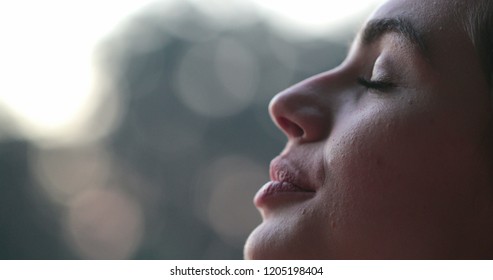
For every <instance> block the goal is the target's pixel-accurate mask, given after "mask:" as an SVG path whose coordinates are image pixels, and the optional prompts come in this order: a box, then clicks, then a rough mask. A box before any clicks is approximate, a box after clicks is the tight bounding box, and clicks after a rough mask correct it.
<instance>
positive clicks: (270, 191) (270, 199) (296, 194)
mask: <svg viewBox="0 0 493 280" xmlns="http://www.w3.org/2000/svg"><path fill="white" fill-rule="evenodd" d="M314 194H315V191H311V190H307V189H303V188H301V187H299V186H297V185H294V184H293V183H289V182H280V181H270V182H267V183H266V184H265V185H263V186H262V188H260V190H259V191H258V192H257V194H256V195H255V198H254V200H253V201H254V204H255V206H257V207H258V208H265V207H270V206H275V205H279V204H283V203H289V202H290V201H293V200H299V199H304V198H310V197H313V196H314Z"/></svg>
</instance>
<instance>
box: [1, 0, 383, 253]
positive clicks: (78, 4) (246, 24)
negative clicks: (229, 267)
mask: <svg viewBox="0 0 493 280" xmlns="http://www.w3.org/2000/svg"><path fill="white" fill-rule="evenodd" d="M377 2H381V1H379V0H375V1H373V0H372V1H357V0H348V1H331V0H327V1H311V0H308V1H276V0H227V1H226V0H224V1H222V0H154V1H153V0H145V1H142V0H138V1H137V0H126V1H121V0H120V1H116V0H107V1H100V2H94V1H85V2H84V1H61V0H48V1H42V2H40V1H17V2H13V1H6V2H2V3H0V34H2V48H1V51H0V61H2V63H1V64H0V75H2V77H3V78H2V80H1V81H0V178H1V180H0V181H2V184H1V185H0V200H1V203H0V213H2V215H0V227H2V231H0V248H1V250H0V258H19V259H30V258H72V259H214V258H216V259H239V258H241V257H242V246H243V242H244V241H245V239H246V237H247V236H248V234H249V232H250V231H251V230H252V229H253V228H254V227H255V226H256V225H257V224H258V223H259V222H260V215H259V213H258V211H257V210H256V209H255V208H254V206H253V203H252V199H253V196H254V194H255V193H256V192H257V190H258V189H259V188H260V186H262V185H263V184H264V183H265V182H266V181H267V180H269V178H268V166H269V162H270V160H271V159H272V158H273V157H275V156H276V155H277V154H278V153H279V152H280V151H281V150H282V148H283V146H284V144H285V136H284V135H283V134H282V133H281V132H280V131H279V130H278V129H277V128H276V127H275V125H274V124H273V123H272V121H271V120H270V117H269V114H268V112H267V105H268V102H269V100H270V99H271V98H272V97H273V96H274V94H276V93H277V92H279V91H281V90H283V89H284V88H286V87H288V86H289V85H291V84H294V83H296V82H299V81H300V80H303V79H305V78H307V77H309V76H311V75H313V74H317V73H320V72H322V71H326V70H328V69H331V68H333V67H335V66H336V65H337V64H338V63H340V62H341V61H342V59H343V57H344V55H345V53H346V51H347V45H348V40H349V39H348V38H351V37H352V36H353V35H354V33H355V30H356V29H357V25H358V24H359V23H361V22H362V20H363V17H362V16H363V15H367V14H368V13H369V12H370V9H371V7H373V6H375V4H376V3H377ZM335 30H341V33H338V32H336V31H335ZM341 34H342V35H341ZM47 248H48V249H47Z"/></svg>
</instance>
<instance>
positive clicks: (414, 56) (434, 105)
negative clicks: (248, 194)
mask: <svg viewBox="0 0 493 280" xmlns="http://www.w3.org/2000/svg"><path fill="white" fill-rule="evenodd" d="M455 2H457V3H455ZM462 2H468V1H462ZM462 2H460V1H459V2H458V1H449V0H439V1H427V0H416V1H409V0H391V1H389V2H387V3H386V4H384V5H383V6H382V7H380V8H379V9H378V10H377V11H376V12H375V13H374V14H373V15H372V16H371V17H370V19H369V20H368V21H367V22H366V24H365V25H364V26H363V28H362V30H361V31H360V33H359V34H358V36H357V38H356V39H355V41H354V43H353V45H352V47H351V49H350V51H349V54H348V56H347V58H346V59H345V61H344V62H343V63H342V64H341V65H340V66H338V67H337V68H335V69H332V70H330V71H328V72H324V73H321V74H319V75H316V76H314V77H311V78H309V79H307V80H305V81H302V82H300V83H298V84H296V85H294V86H292V87H290V88H288V89H286V90H285V91H283V92H281V93H279V94H277V95H276V96H275V97H274V98H273V100H272V101H271V103H270V107H269V110H270V113H271V116H272V119H273V120H274V122H275V123H276V124H277V126H278V127H279V128H280V129H281V130H282V131H283V132H284V133H285V134H286V136H287V138H288V141H287V144H286V147H285V149H284V150H283V151H282V153H281V154H280V155H279V156H278V157H276V158H275V159H274V160H273V161H272V162H271V167H270V176H271V180H272V181H271V182H269V183H267V184H266V185H264V186H263V187H262V188H261V189H260V190H259V191H258V193H257V195H256V196H255V198H254V203H255V205H256V207H257V208H258V209H259V211H260V213H261V215H262V218H263V222H262V224H260V225H259V226H258V227H257V228H256V229H255V230H254V231H253V232H252V233H251V235H250V237H249V238H248V240H247V243H246V245H245V257H246V258H249V259H392V258H397V259H433V258H439V259H450V258H488V257H491V253H493V246H492V242H491V241H492V240H493V232H492V227H491V224H492V222H493V217H492V215H491V213H492V208H493V205H492V204H493V203H492V201H493V199H492V197H493V194H492V188H493V184H492V180H491V179H492V178H491V176H490V173H491V161H492V157H491V151H490V149H491V147H492V145H493V142H492V141H491V134H492V133H491V132H492V129H493V127H492V122H491V120H492V118H491V117H492V112H491V96H490V90H489V85H488V82H487V79H486V78H485V75H484V72H482V68H481V64H480V60H479V57H478V54H477V52H476V50H475V48H474V46H473V44H472V42H471V39H470V37H469V36H468V34H467V32H466V31H465V29H464V28H462V26H461V25H460V24H459V23H458V21H457V20H456V19H457V15H456V11H460V10H461V9H460V7H458V6H457V5H459V6H460V5H467V3H466V4H464V3H462ZM453 5H454V6H453Z"/></svg>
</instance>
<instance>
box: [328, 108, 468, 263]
mask: <svg viewBox="0 0 493 280" xmlns="http://www.w3.org/2000/svg"><path fill="white" fill-rule="evenodd" d="M373 112H374V114H372V113H373ZM398 112H399V113H398V114H396V113H395V112H394V113H392V112H389V113H386V111H384V110H373V111H371V112H370V113H365V112H362V113H361V114H355V115H352V116H351V117H346V118H344V121H343V122H342V121H341V122H340V123H339V125H338V126H336V127H334V132H333V133H332V135H331V139H330V140H329V142H328V143H327V145H326V149H325V152H326V155H325V157H326V163H327V172H328V176H327V181H326V186H325V188H324V191H326V192H327V193H326V196H329V197H331V199H334V198H336V200H337V207H334V208H332V210H333V211H334V212H335V214H333V216H334V217H335V219H334V221H336V222H337V223H338V224H339V225H340V226H339V227H337V228H336V229H335V231H334V235H336V237H337V239H339V240H340V241H341V242H340V243H339V245H340V246H341V247H343V248H344V247H349V248H351V247H355V246H356V247H358V248H360V249H361V250H359V251H360V252H364V251H365V250H366V251H367V252H371V251H374V250H375V248H374V246H377V244H379V245H381V246H380V247H379V250H385V248H387V247H388V248H400V247H401V246H403V245H402V241H403V240H406V241H407V242H408V244H409V245H410V246H411V247H412V246H415V245H416V244H415V241H416V240H422V239H424V238H430V239H433V238H436V239H439V238H440V237H439V236H440V233H439V232H440V231H441V230H442V228H440V227H441V225H440V223H441V222H443V224H444V225H445V224H447V225H450V224H454V223H455V222H454V214H455V213H453V211H452V210H451V209H452V208H454V206H455V205H458V203H459V205H460V203H463V202H464V201H463V200H464V199H466V200H467V199H468V198H467V195H468V194H467V193H464V192H463V189H461V187H460V186H458V187H456V186H457V183H458V182H460V180H461V178H460V175H459V176H456V175H457V174H462V172H463V170H461V168H459V167H458V165H457V164H455V163H454V162H455V161H456V160H457V159H454V158H451V157H450V155H451V154H452V155H454V154H457V153H455V151H454V149H455V148H456V147H455V146H456V145H458V144H457V143H451V142H450V140H449V138H450V132H449V131H451V129H449V128H447V127H446V126H444V125H443V124H442V123H441V120H439V119H436V118H433V117H430V115H428V114H413V112H412V111H409V114H407V115H406V111H405V110H398ZM396 116H397V117H396ZM443 230H445V229H443ZM433 235H435V236H433ZM393 240H394V241H393ZM393 242H396V243H399V242H400V243H399V245H398V246H397V245H396V244H391V243H393ZM404 243H406V242H404ZM356 244H357V245H356ZM413 244H414V245H413ZM408 252H411V251H408ZM348 257H351V256H348Z"/></svg>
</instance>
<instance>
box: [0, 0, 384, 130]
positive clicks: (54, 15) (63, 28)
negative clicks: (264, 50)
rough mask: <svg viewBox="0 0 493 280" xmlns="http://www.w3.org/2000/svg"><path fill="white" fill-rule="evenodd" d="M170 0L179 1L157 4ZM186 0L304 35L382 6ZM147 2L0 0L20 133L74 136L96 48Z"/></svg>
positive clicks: (330, 0) (351, 0) (2, 100)
mask: <svg viewBox="0 0 493 280" xmlns="http://www.w3.org/2000/svg"><path fill="white" fill-rule="evenodd" d="M173 1H184V0H167V1H161V2H167V3H169V2H173ZM189 1H190V2H193V3H196V4H197V5H199V6H202V7H203V8H204V9H208V11H209V12H210V11H212V12H214V10H220V11H223V12H224V11H226V12H227V11H228V9H224V8H221V9H211V7H212V6H213V5H226V6H227V5H230V6H231V7H233V8H234V7H244V6H245V5H247V6H249V7H254V9H258V10H259V11H260V12H261V13H263V14H264V15H265V16H266V17H267V18H269V19H271V20H272V23H273V25H274V26H276V27H278V28H279V29H280V30H287V29H289V30H294V31H296V32H299V33H300V34H307V35H316V34H317V32H320V31H326V30H327V29H328V28H330V26H337V25H341V24H343V22H344V21H345V20H346V19H348V18H351V17H352V16H354V15H357V14H358V13H361V12H362V11H367V10H368V9H369V8H370V7H372V6H374V5H375V2H381V0H342V1H341V0H325V1H316V0H303V1H286V0H222V1H221V0H202V1H197V0H189ZM150 2H154V1H152V0H118V1H117V0H104V1H75V0H69V1H67V0H66V1H62V0H46V1H35V0H31V1H26V0H24V1H21V0H19V1H3V2H0V40H1V45H0V46H1V47H0V62H1V63H0V77H2V78H1V79H0V110H5V111H6V112H7V114H8V115H10V116H12V117H13V119H14V120H15V122H16V124H17V126H18V128H19V129H20V131H21V133H22V134H23V136H24V137H27V138H29V139H31V140H37V139H44V140H46V139H50V138H52V139H55V138H59V137H65V136H66V135H67V134H70V133H74V132H76V130H77V129H78V127H79V126H80V125H81V124H82V123H84V122H85V121H86V120H87V119H88V118H89V116H90V115H91V113H92V111H93V110H94V106H95V105H97V103H98V96H97V95H96V94H94V91H93V90H91V89H92V88H93V87H94V84H95V79H96V78H97V77H96V76H95V75H96V74H95V72H94V69H93V65H92V52H93V49H94V46H95V45H96V44H97V42H98V41H99V40H100V39H101V38H102V37H104V36H105V35H106V34H108V33H109V32H110V31H111V30H113V29H114V28H115V27H116V26H118V23H120V22H122V21H123V20H124V19H126V18H128V16H129V15H131V14H132V13H135V12H136V11H138V10H139V9H140V8H143V7H144V6H146V5H148V4H149V3H150ZM199 3H200V4H199ZM204 3H210V5H206V4H204ZM226 3H228V4H226ZM232 3H236V4H235V5H236V6H235V5H232ZM251 4H253V5H251ZM218 7H219V6H218ZM221 7H225V6H221Z"/></svg>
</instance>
